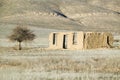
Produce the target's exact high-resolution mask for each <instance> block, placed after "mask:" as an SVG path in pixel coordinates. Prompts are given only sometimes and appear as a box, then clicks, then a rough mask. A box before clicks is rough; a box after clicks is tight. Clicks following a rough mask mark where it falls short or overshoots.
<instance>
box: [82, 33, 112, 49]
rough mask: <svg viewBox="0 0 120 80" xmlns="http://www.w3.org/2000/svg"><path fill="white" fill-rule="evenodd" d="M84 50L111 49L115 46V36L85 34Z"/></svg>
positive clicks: (109, 34) (108, 34)
mask: <svg viewBox="0 0 120 80" xmlns="http://www.w3.org/2000/svg"><path fill="white" fill-rule="evenodd" d="M84 36H85V38H84V49H95V48H104V47H105V48H110V47H112V45H113V36H112V34H111V33H107V32H102V33H100V32H86V33H84Z"/></svg>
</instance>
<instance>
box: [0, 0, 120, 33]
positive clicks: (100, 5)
mask: <svg viewBox="0 0 120 80" xmlns="http://www.w3.org/2000/svg"><path fill="white" fill-rule="evenodd" d="M0 12H1V13H0V23H10V24H23V25H32V26H37V27H42V28H54V29H66V30H85V31H112V32H120V0H0Z"/></svg>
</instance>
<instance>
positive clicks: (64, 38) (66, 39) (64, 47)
mask: <svg viewBox="0 0 120 80" xmlns="http://www.w3.org/2000/svg"><path fill="white" fill-rule="evenodd" d="M67 41H68V36H67V35H64V36H63V49H67V48H68V45H67Z"/></svg>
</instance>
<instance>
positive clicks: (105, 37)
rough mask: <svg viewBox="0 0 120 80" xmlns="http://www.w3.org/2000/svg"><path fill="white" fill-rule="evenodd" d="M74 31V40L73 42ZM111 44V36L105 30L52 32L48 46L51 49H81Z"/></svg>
mask: <svg viewBox="0 0 120 80" xmlns="http://www.w3.org/2000/svg"><path fill="white" fill-rule="evenodd" d="M75 33H76V42H75V43H74V42H73V41H74V37H75V36H74V34H75ZM53 34H56V40H55V41H56V42H55V44H53ZM64 38H65V39H64ZM112 45H113V36H112V34H111V33H107V32H54V33H51V34H50V35H49V48H51V49H69V50H81V49H95V48H104V47H107V48H110V47H112Z"/></svg>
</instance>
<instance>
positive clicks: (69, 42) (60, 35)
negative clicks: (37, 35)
mask: <svg viewBox="0 0 120 80" xmlns="http://www.w3.org/2000/svg"><path fill="white" fill-rule="evenodd" d="M54 33H55V34H57V36H56V44H55V45H53V34H54ZM54 33H51V34H50V35H49V48H50V49H63V36H64V35H66V36H67V42H66V44H67V49H70V50H72V49H73V50H76V49H83V36H84V35H83V32H76V33H77V36H76V39H77V43H76V44H73V34H74V32H54Z"/></svg>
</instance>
